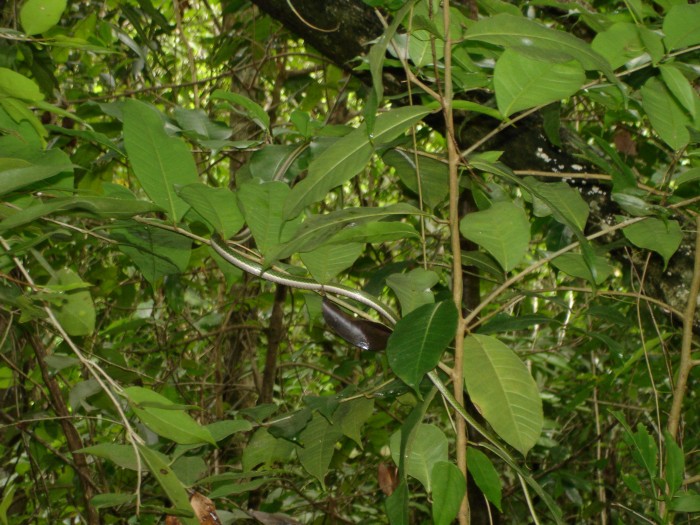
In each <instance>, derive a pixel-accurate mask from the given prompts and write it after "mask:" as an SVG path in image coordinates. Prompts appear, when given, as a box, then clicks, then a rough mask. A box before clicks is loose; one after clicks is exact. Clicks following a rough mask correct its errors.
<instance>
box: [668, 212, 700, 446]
mask: <svg viewBox="0 0 700 525" xmlns="http://www.w3.org/2000/svg"><path fill="white" fill-rule="evenodd" d="M698 293H700V216H698V217H696V218H695V264H694V265H693V280H692V282H691V284H690V291H689V294H688V304H687V305H686V307H685V312H684V313H683V339H682V341H681V361H680V364H679V365H678V379H676V386H675V388H674V389H673V401H672V404H671V413H670V415H669V416H668V426H667V430H668V433H669V434H671V437H672V438H673V439H676V438H677V436H678V429H679V427H680V423H681V410H682V408H683V399H684V398H685V392H686V388H687V386H688V375H689V374H690V369H691V368H692V367H693V362H692V360H691V347H692V342H693V321H694V319H695V308H696V306H697V301H698Z"/></svg>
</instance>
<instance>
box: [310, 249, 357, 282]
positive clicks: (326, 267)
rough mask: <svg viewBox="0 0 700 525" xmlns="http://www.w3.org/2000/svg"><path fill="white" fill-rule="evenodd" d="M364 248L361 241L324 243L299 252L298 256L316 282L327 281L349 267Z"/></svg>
mask: <svg viewBox="0 0 700 525" xmlns="http://www.w3.org/2000/svg"><path fill="white" fill-rule="evenodd" d="M364 248H365V245H364V244H361V243H347V244H329V243H326V244H322V245H321V246H319V247H318V248H316V249H314V250H312V251H310V252H306V253H302V254H300V257H301V261H302V262H303V263H304V265H305V266H306V268H307V269H308V270H309V273H310V274H311V275H312V276H313V278H314V280H315V281H316V282H319V283H328V282H330V281H332V280H333V279H334V278H335V277H336V276H337V275H338V274H339V273H340V272H342V271H343V270H347V269H348V268H350V267H351V266H352V265H353V263H354V262H355V261H356V260H357V258H358V257H359V256H360V255H362V251H363V250H364Z"/></svg>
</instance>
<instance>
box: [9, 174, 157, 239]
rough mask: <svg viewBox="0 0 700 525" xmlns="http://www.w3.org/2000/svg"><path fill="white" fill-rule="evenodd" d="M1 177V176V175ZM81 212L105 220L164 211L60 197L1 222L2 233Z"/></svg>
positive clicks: (121, 202) (112, 201) (115, 201)
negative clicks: (62, 214)
mask: <svg viewBox="0 0 700 525" xmlns="http://www.w3.org/2000/svg"><path fill="white" fill-rule="evenodd" d="M0 175H1V174H0ZM69 210H80V211H85V212H89V213H91V214H94V215H97V216H98V217H103V218H113V219H120V218H121V219H124V218H128V217H132V216H134V215H139V214H141V213H148V212H154V211H162V210H161V208H160V207H159V206H156V205H155V204H153V203H151V202H147V201H139V200H136V199H120V198H113V197H58V198H55V199H52V200H49V201H47V202H44V203H38V204H34V205H32V206H28V207H27V208H25V209H23V210H19V211H17V212H16V213H13V214H12V215H10V216H8V217H7V218H6V219H4V220H3V221H2V222H0V231H5V230H9V229H10V228H17V227H19V226H23V225H25V224H29V223H31V222H33V221H35V220H36V219H39V218H41V217H48V216H49V215H53V214H56V213H59V212H65V211H69Z"/></svg>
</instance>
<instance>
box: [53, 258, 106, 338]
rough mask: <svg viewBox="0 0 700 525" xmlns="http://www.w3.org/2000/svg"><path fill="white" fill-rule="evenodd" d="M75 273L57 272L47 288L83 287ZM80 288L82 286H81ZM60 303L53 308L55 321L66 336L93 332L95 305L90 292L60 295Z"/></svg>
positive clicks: (69, 271) (82, 291)
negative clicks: (56, 320)
mask: <svg viewBox="0 0 700 525" xmlns="http://www.w3.org/2000/svg"><path fill="white" fill-rule="evenodd" d="M84 284H87V283H85V282H84V281H83V280H82V279H81V278H80V276H78V274H77V273H75V272H74V271H73V270H70V269H68V268H63V269H61V270H59V271H57V272H56V273H55V274H54V275H53V276H52V277H51V279H50V280H49V282H48V285H49V286H68V285H84ZM81 287H82V286H81ZM61 298H62V302H61V304H60V306H58V307H55V308H54V309H53V310H54V313H55V314H56V319H58V322H59V323H60V324H61V326H62V327H63V329H64V330H65V331H66V332H67V333H68V335H73V336H80V335H90V334H91V333H93V332H94V331H95V316H96V314H95V305H94V303H93V302H92V296H91V295H90V292H89V291H88V290H85V289H81V290H75V291H71V292H67V293H63V294H61Z"/></svg>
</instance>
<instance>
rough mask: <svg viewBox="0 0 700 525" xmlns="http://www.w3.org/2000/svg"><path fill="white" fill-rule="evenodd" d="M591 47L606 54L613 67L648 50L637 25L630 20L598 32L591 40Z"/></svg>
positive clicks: (615, 67) (603, 54) (623, 63)
mask: <svg viewBox="0 0 700 525" xmlns="http://www.w3.org/2000/svg"><path fill="white" fill-rule="evenodd" d="M591 47H592V48H593V50H594V51H596V52H597V53H600V54H601V55H602V56H604V57H605V58H606V59H607V60H608V62H610V65H611V66H612V67H613V69H617V68H618V67H620V66H623V65H625V64H626V63H627V62H629V61H630V60H632V59H634V58H637V57H639V56H641V55H642V54H644V53H645V52H646V47H645V46H644V44H643V42H642V39H641V37H640V35H639V32H638V31H637V26H636V25H635V24H632V23H630V22H618V23H616V24H613V25H611V26H610V27H609V28H607V29H606V30H605V31H602V32H600V33H598V34H597V35H596V36H595V38H594V39H593V41H592V42H591Z"/></svg>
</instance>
